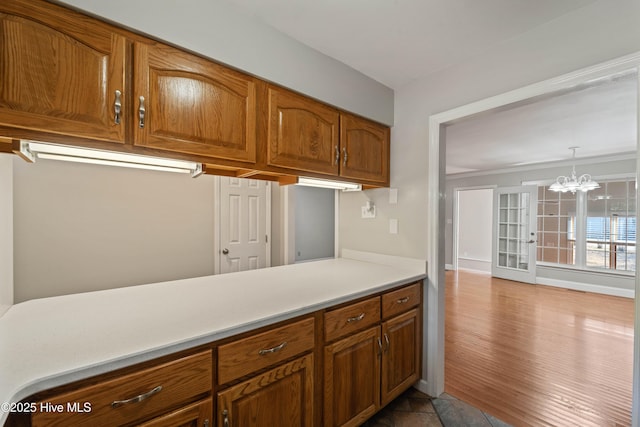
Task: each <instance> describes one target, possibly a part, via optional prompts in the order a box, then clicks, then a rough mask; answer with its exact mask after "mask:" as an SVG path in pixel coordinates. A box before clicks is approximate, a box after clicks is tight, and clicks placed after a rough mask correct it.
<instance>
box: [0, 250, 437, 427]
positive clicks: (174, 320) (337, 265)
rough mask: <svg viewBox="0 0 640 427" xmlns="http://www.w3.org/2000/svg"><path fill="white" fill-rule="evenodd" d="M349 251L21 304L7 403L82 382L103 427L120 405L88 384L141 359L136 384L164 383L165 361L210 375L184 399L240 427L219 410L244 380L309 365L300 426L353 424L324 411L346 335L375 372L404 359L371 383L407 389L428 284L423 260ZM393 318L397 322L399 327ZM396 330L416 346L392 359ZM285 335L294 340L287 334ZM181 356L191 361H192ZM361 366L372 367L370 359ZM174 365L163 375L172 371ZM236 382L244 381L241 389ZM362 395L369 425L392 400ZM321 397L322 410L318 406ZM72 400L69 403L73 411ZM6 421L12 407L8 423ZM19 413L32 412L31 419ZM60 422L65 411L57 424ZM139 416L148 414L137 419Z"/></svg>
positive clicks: (1, 374) (5, 354)
mask: <svg viewBox="0 0 640 427" xmlns="http://www.w3.org/2000/svg"><path fill="white" fill-rule="evenodd" d="M342 255H343V257H342V258H337V259H331V260H322V261H315V262H309V263H302V264H294V265H288V266H281V267H273V268H267V269H262V270H252V271H246V272H240V273H232V274H228V275H217V276H207V277H199V278H193V279H185V280H177V281H172V282H163V283H156V284H149V285H142V286H135V287H128V288H119V289H111V290H106V291H98V292H88V293H83V294H73V295H66V296H60V297H52V298H43V299H36V300H31V301H27V302H24V303H20V304H16V305H14V306H13V307H11V308H10V309H9V310H8V312H6V313H5V314H4V316H2V317H1V318H0V378H2V381H1V382H0V398H1V400H2V401H3V402H18V401H20V400H22V399H24V400H23V402H25V403H35V402H36V401H37V399H36V400H33V401H32V400H31V398H29V396H32V395H34V394H36V393H38V394H36V396H35V397H36V398H39V397H42V396H45V397H43V399H44V401H47V402H48V401H50V400H54V399H55V398H54V397H52V396H50V395H48V394H42V393H41V392H43V391H44V390H49V389H52V388H54V387H59V386H63V385H65V384H69V383H73V382H76V381H79V383H78V386H77V387H75V386H74V387H73V388H69V387H67V388H64V389H62V392H63V393H71V394H70V395H69V396H73V393H74V390H77V389H78V388H80V389H81V391H80V392H81V393H83V391H82V390H85V389H86V390H87V391H86V393H89V395H85V396H82V397H84V398H85V399H86V400H87V402H89V404H90V408H91V410H90V411H89V414H73V415H81V416H84V417H85V419H86V418H87V417H88V416H90V415H92V414H93V415H94V416H95V417H98V419H97V421H96V420H95V419H93V418H92V419H91V420H92V421H91V423H93V424H92V425H98V424H100V420H102V422H104V419H101V418H99V417H100V416H102V415H100V414H101V413H102V412H101V411H103V410H104V411H106V410H111V411H113V409H112V408H111V406H113V407H115V406H117V405H116V402H115V401H114V402H113V403H111V404H110V405H107V406H109V407H108V408H101V407H98V404H97V403H96V402H95V401H91V399H90V398H91V396H92V394H91V393H90V391H91V389H92V386H93V387H94V388H95V385H96V381H88V382H87V381H85V380H86V379H87V378H90V377H94V376H96V375H103V374H105V375H108V374H107V373H109V372H113V371H116V370H120V369H127V367H131V366H133V365H136V364H142V368H141V369H137V370H135V371H131V370H128V371H126V375H127V376H133V378H137V377H135V376H136V375H140V372H146V371H149V372H150V373H149V375H151V376H152V377H153V376H154V375H156V373H158V372H160V373H159V374H157V376H158V378H163V376H162V370H163V369H165V368H164V365H162V363H164V364H165V365H168V366H169V365H171V363H173V364H174V365H175V366H174V365H171V366H172V368H171V369H173V370H175V369H177V368H179V367H185V366H186V369H191V368H193V369H191V371H189V372H191V373H193V372H198V369H199V368H202V372H200V374H201V375H200V376H203V375H204V376H205V377H206V378H205V380H204V384H205V385H204V386H203V387H204V388H203V389H202V391H201V392H200V391H198V392H194V393H197V394H196V395H194V396H183V397H185V402H183V403H186V404H192V403H194V402H193V400H194V399H200V400H202V399H204V400H206V401H208V403H207V404H206V405H204V406H203V405H202V404H200V406H199V410H201V411H202V410H203V409H202V408H204V412H205V415H206V416H207V419H209V418H208V417H211V416H212V415H211V414H213V413H214V412H215V413H216V419H217V420H218V422H217V425H220V426H222V425H224V426H227V425H229V424H228V423H229V422H231V423H232V424H231V425H241V424H238V423H241V421H234V419H233V418H232V416H231V414H232V413H231V412H229V411H230V410H227V408H222V407H221V404H222V403H223V402H226V401H227V400H228V399H231V402H232V403H233V399H232V397H233V396H232V397H229V393H231V394H233V393H234V392H235V391H234V390H235V389H236V388H237V386H238V385H239V386H240V387H242V388H244V389H246V388H250V386H251V384H252V383H251V381H252V379H253V377H255V376H258V377H260V374H262V373H263V372H264V371H265V369H272V368H273V367H274V366H276V365H277V364H276V363H275V361H277V362H278V363H279V362H281V361H282V362H283V363H284V364H285V365H286V366H287V368H286V369H285V370H284V371H283V372H280V373H278V372H275V371H276V370H277V369H272V370H273V371H274V372H271V371H267V372H265V374H266V375H267V377H265V378H281V377H282V376H283V375H284V376H287V375H288V373H289V372H293V373H294V374H291V375H295V372H298V371H299V370H300V369H305V372H306V373H305V374H304V375H305V376H306V377H305V378H306V379H307V380H308V382H306V383H304V384H305V385H304V386H303V387H304V390H306V396H305V397H304V400H305V402H307V403H305V405H308V406H306V410H305V411H303V412H304V413H303V414H299V415H300V416H301V417H306V418H304V419H305V420H306V421H304V423H303V424H302V425H319V423H320V420H321V419H322V418H321V415H323V416H324V418H325V419H324V421H323V424H324V425H336V424H340V425H351V424H348V423H346V422H344V421H346V420H331V419H329V415H331V414H337V413H339V412H340V411H335V410H333V411H331V412H327V409H328V408H331V405H332V404H333V403H334V401H332V396H333V393H329V394H328V393H327V390H328V385H329V383H332V381H333V377H332V376H331V372H338V368H339V366H338V365H336V363H340V360H337V361H334V360H333V359H332V357H331V355H332V354H334V353H336V354H337V353H339V352H340V351H341V350H344V349H345V348H349V347H350V344H349V342H348V340H353V339H355V338H358V337H360V338H361V339H363V340H364V341H359V342H360V344H359V345H358V346H357V347H358V348H361V347H362V346H363V344H362V342H364V343H365V344H364V348H365V350H368V347H367V344H366V343H367V339H368V338H369V339H370V341H371V345H372V346H373V347H374V348H375V352H374V355H373V359H375V360H374V362H375V363H374V364H373V365H375V366H377V369H378V370H380V369H383V368H380V366H381V365H382V366H384V361H383V362H380V359H383V360H384V357H385V355H388V356H387V357H391V355H393V357H396V359H395V360H394V367H393V369H391V372H390V373H389V374H388V375H387V374H385V373H384V372H382V374H377V375H373V377H374V378H373V379H372V380H373V381H375V378H376V377H377V378H378V379H380V381H379V383H382V388H383V389H384V387H385V381H387V380H389V379H391V380H393V379H394V378H396V377H398V372H399V371H402V370H403V366H405V367H406V366H409V365H410V368H411V369H409V370H410V371H412V372H410V374H411V375H409V376H407V377H406V378H399V382H398V384H395V385H393V386H394V387H395V386H398V387H400V388H399V389H398V390H400V389H402V390H404V389H406V388H407V387H409V386H410V385H411V384H412V383H414V382H415V381H416V380H417V379H418V378H419V375H420V370H419V365H420V360H421V336H422V329H421V323H422V320H421V319H422V312H421V306H422V279H424V277H425V271H426V265H425V262H424V261H421V260H415V259H407V258H399V257H390V256H382V255H376V254H369V253H364V252H357V251H350V250H343V254H342ZM396 319H397V320H399V323H394V321H395V320H396ZM398 325H399V326H398ZM407 326H408V329H407ZM396 330H400V331H402V332H401V333H400V334H399V335H398V337H404V338H403V339H406V338H407V336H409V338H410V341H411V342H410V344H411V345H408V346H407V345H406V344H407V343H406V342H405V343H403V345H402V348H399V349H398V351H397V353H394V352H395V349H396V347H395V346H394V338H396V336H395V335H394V331H396ZM323 331H324V333H323ZM287 334H289V335H291V337H290V338H287V336H289V335H287ZM345 337H348V338H345ZM238 338H240V339H238ZM338 339H340V340H338ZM252 343H253V345H254V346H257V347H259V348H260V351H255V352H254V351H253V350H248V351H247V348H246V347H247V346H251V345H252ZM262 347H264V348H262ZM404 348H410V349H411V351H412V352H413V353H414V354H412V355H410V356H411V357H409V358H408V361H407V360H405V359H406V354H404V353H403V351H404V350H403V349H404ZM190 350H193V351H190ZM194 351H195V352H196V353H195V354H193V353H194ZM358 351H360V350H358ZM183 352H186V353H185V354H187V356H184V357H183V355H182V353H183ZM287 352H289V353H287ZM254 353H255V355H254ZM174 354H178V356H176V357H175V358H174V359H176V360H172V359H171V358H167V357H168V356H169V355H174ZM358 354H359V353H358ZM226 355H229V358H227V356H226ZM355 355H356V354H354V356H355ZM413 356H415V357H413ZM269 357H275V358H276V359H274V363H270V362H265V361H266V360H268V358H269ZM194 358H195V359H194ZM216 358H217V361H216ZM243 358H244V359H243ZM252 358H255V360H252ZM398 358H402V360H403V361H404V362H407V363H408V364H404V365H403V366H395V364H399V362H400V360H399V359H398ZM153 359H156V360H161V362H160V363H161V364H160V365H159V364H158V363H153V362H149V361H152V360H153ZM183 359H184V360H186V361H185V362H183ZM196 359H197V360H196ZM192 362H193V363H195V365H193V363H192ZM241 362H243V363H244V364H243V363H241ZM323 362H324V369H323V368H322V366H321V364H322V363H323ZM334 362H335V363H334ZM404 362H403V363H404ZM414 362H415V363H414ZM190 363H191V365H190ZM216 364H217V366H218V369H217V370H216V369H215V366H216ZM246 364H248V365H250V366H249V367H247V366H245V365H246ZM358 364H359V365H361V366H366V360H364V359H363V360H362V361H359V363H358ZM183 365H184V366H183ZM194 366H195V367H194ZM283 366H284V365H283ZM171 369H169V368H166V369H165V370H166V371H167V372H173V371H172V370H171ZM328 371H331V372H328ZM400 373H401V374H402V372H400ZM365 374H366V375H365V376H369V374H368V373H365ZM174 375H175V374H174ZM147 376H148V375H147ZM401 376H402V375H401ZM396 379H398V378H396ZM106 380H109V381H111V383H109V384H111V385H110V386H109V388H114V387H115V388H114V390H118V387H117V386H118V378H113V376H108V377H107V378H106ZM262 380H264V378H262ZM262 380H261V381H262ZM406 380H409V382H408V383H407V381H406ZM83 381H85V382H83ZM114 381H115V383H114ZM238 381H242V382H240V383H239V384H238ZM127 382H128V383H131V381H127ZM112 383H113V384H112ZM323 383H324V385H323ZM114 384H115V386H114ZM207 384H208V385H207ZM99 385H100V384H99V383H98V386H99ZM158 385H160V384H158ZM254 385H255V384H254ZM112 386H113V387H112ZM391 386H392V385H389V387H391ZM207 387H208V389H207ZM103 388H104V387H103ZM157 388H158V387H156V388H155V389H153V390H156V389H157ZM392 388H393V387H392ZM70 390H71V391H70ZM153 390H150V392H151V391H153ZM163 393H164V394H165V396H169V395H170V394H171V393H172V390H171V389H170V387H166V390H165V391H164V392H163V391H159V392H157V394H158V399H160V396H162V394H163ZM225 393H226V394H225ZM393 393H395V391H394V392H393ZM142 394H144V393H142V392H141V391H135V393H134V397H135V398H138V399H139V400H144V399H146V397H144V398H141V397H140V396H142ZM360 394H362V395H368V394H370V395H372V396H374V399H373V401H374V405H373V407H366V408H364V411H361V412H362V413H358V414H355V415H356V418H355V419H356V420H364V419H366V418H368V417H369V416H371V415H372V414H373V413H375V412H376V411H377V410H378V409H380V407H381V406H383V405H384V404H386V403H388V401H390V398H392V396H393V395H395V394H393V395H390V396H389V398H386V399H385V396H384V390H382V392H377V396H375V394H376V392H375V391H372V392H371V393H363V392H362V391H360ZM381 394H382V397H380V395H381ZM322 396H324V397H322ZM191 397H192V399H191ZM216 397H217V402H218V409H217V411H213V410H212V407H213V404H212V403H211V402H212V400H211V399H213V400H215V398H216ZM116 398H122V399H126V398H131V396H116V397H113V398H111V397H110V399H111V400H113V399H116ZM152 401H153V396H151V397H149V402H145V404H146V405H147V406H144V405H140V407H142V408H145V407H149V405H150V406H153V405H152ZM320 401H323V403H324V408H321V407H320ZM381 402H382V403H381ZM68 403H69V402H64V405H67V404H68ZM85 403H86V402H85ZM128 403H132V404H131V405H128V406H126V405H125V406H126V408H131V407H135V404H136V403H138V402H128ZM172 403H176V402H172ZM178 403H180V402H178ZM38 405H39V403H38ZM327 405H329V406H327ZM182 407H185V405H182V406H181V408H182ZM230 407H231V408H235V411H236V412H238V411H240V412H241V411H242V409H239V408H238V407H234V406H233V404H232V405H231V406H230ZM65 408H66V406H65ZM207 408H209V409H208V412H207ZM23 409H24V408H23ZM35 409H36V414H35V415H34V416H33V420H32V422H33V425H37V422H36V420H37V416H39V415H38V414H40V412H38V410H40V409H41V408H40V407H39V406H38V407H37V408H35ZM168 409H169V410H171V411H173V410H175V409H176V408H175V407H171V408H168ZM142 411H143V412H142V419H141V420H139V421H148V420H150V419H151V418H154V417H157V416H159V415H162V414H163V412H162V411H161V409H157V408H156V409H150V410H149V411H148V412H144V409H142ZM231 411H232V410H231ZM174 412H175V411H174ZM7 415H9V414H8V413H6V412H4V411H3V413H2V422H5V420H6V418H7ZM17 415H18V414H15V415H12V418H13V417H16V416H17ZM44 415H48V414H44ZM64 415H68V414H64ZM169 415H171V414H169ZM21 416H22V417H23V418H24V417H25V416H24V414H22V415H21ZM61 416H62V415H60V414H56V416H54V417H53V419H54V420H55V419H56V417H58V418H59V417H61ZM105 416H106V417H109V415H105ZM136 416H140V413H139V412H136ZM336 416H337V415H336ZM358 417H360V418H358ZM80 419H82V418H80ZM111 419H113V418H111ZM125 421H127V420H125ZM128 421H135V422H137V421H138V420H134V419H131V420H128ZM356 422H359V421H356ZM62 423H63V424H64V422H62ZM150 425H164V424H162V423H159V424H158V423H156V424H150ZM198 425H202V424H198ZM212 425H213V423H212Z"/></svg>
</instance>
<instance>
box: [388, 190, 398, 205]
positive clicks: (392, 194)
mask: <svg viewBox="0 0 640 427" xmlns="http://www.w3.org/2000/svg"><path fill="white" fill-rule="evenodd" d="M397 203H398V189H397V188H390V189H389V204H390V205H395V204H397Z"/></svg>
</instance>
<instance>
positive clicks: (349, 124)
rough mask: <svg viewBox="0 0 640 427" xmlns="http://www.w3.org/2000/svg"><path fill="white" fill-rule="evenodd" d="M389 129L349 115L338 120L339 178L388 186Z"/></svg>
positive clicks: (344, 115) (342, 115)
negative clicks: (339, 147)
mask: <svg viewBox="0 0 640 427" xmlns="http://www.w3.org/2000/svg"><path fill="white" fill-rule="evenodd" d="M389 138H390V135H389V128H388V127H386V126H382V125H379V124H377V123H374V122H371V121H369V120H365V119H363V118H360V117H356V116H353V115H351V114H346V113H343V114H341V116H340V146H341V150H342V151H341V155H342V157H341V159H342V160H341V162H340V176H341V177H343V178H349V179H353V180H359V181H361V180H365V181H371V182H376V183H380V184H383V185H389V148H390V146H389Z"/></svg>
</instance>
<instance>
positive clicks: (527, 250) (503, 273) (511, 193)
mask: <svg viewBox="0 0 640 427" xmlns="http://www.w3.org/2000/svg"><path fill="white" fill-rule="evenodd" d="M537 198H538V189H537V187H535V186H522V187H502V188H497V189H496V190H495V191H494V193H493V256H492V257H491V258H492V260H491V261H492V262H491V274H492V275H493V276H494V277H500V278H503V279H509V280H516V281H519V282H525V283H536V235H537V232H536V211H535V210H536V208H537V204H538V203H537Z"/></svg>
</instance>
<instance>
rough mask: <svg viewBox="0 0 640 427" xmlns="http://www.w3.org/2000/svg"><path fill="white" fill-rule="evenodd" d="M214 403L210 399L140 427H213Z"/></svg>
mask: <svg viewBox="0 0 640 427" xmlns="http://www.w3.org/2000/svg"><path fill="white" fill-rule="evenodd" d="M211 420H213V402H212V399H211V398H209V399H207V400H203V401H201V402H197V403H194V404H191V405H188V406H185V407H184V408H180V409H176V410H175V411H173V412H170V413H168V414H166V415H162V416H160V417H157V418H154V419H152V420H151V421H148V422H146V423H142V424H140V425H139V426H138V427H204V426H211V427H213V423H212V421H211Z"/></svg>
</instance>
